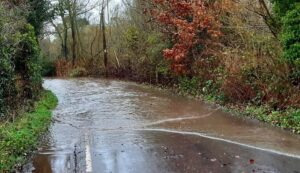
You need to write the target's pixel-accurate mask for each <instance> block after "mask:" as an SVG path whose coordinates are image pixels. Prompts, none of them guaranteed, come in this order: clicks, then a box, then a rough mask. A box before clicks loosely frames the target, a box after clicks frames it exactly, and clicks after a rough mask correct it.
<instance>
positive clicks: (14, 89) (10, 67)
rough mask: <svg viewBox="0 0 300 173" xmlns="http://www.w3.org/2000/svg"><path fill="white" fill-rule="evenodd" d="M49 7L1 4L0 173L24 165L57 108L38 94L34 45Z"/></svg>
mask: <svg viewBox="0 0 300 173" xmlns="http://www.w3.org/2000/svg"><path fill="white" fill-rule="evenodd" d="M48 7H49V2H48V1H45V0H27V1H19V0H1V1H0V172H11V171H12V170H13V169H14V168H16V167H17V166H20V164H21V163H23V161H24V159H25V157H26V156H27V154H28V152H30V151H31V150H33V149H34V148H35V147H36V145H37V143H38V141H39V137H40V136H41V135H42V134H43V132H45V130H46V129H47V128H48V127H49V124H50V120H51V109H53V108H54V107H55V105H56V103H57V100H56V97H55V96H54V95H53V94H52V93H51V92H48V91H47V92H46V91H44V90H43V88H42V73H41V72H42V53H41V49H40V46H39V40H40V39H41V38H42V37H43V27H44V22H45V21H46V20H48V19H49V18H50V16H51V15H50V13H48V12H49V8H48Z"/></svg>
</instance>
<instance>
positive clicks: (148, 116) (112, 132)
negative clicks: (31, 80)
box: [23, 79, 300, 173]
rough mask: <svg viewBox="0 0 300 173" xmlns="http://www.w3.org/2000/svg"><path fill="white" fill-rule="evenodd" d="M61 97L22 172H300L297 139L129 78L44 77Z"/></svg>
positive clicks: (298, 141)
mask: <svg viewBox="0 0 300 173" xmlns="http://www.w3.org/2000/svg"><path fill="white" fill-rule="evenodd" d="M44 86H45V88H47V89H50V90H52V91H53V92H54V93H55V94H56V95H57V96H58V99H59V106H58V107H57V109H56V110H55V111H54V116H53V124H52V126H51V128H50V131H49V134H48V135H47V136H46V138H45V141H43V145H42V146H41V147H40V148H39V150H38V152H37V153H36V154H35V155H34V157H33V158H32V160H31V161H29V163H28V164H27V165H25V167H24V170H23V172H34V173H69V172H70V173H73V172H78V173H82V172H95V173H98V172H99V173H185V172H186V173H189V172H197V173H210V172H211V173H227V172H228V173H251V172H261V173H264V172H265V173H273V172H281V173H299V172H300V137H299V136H296V135H293V134H290V133H288V132H286V131H282V130H280V129H277V128H272V127H269V126H267V125H264V124H262V123H259V122H257V121H254V120H249V119H241V118H236V117H233V116H231V115H228V114H226V113H224V112H222V111H221V110H219V109H217V108H215V107H212V106H210V105H207V104H204V103H202V102H199V101H195V100H192V99H187V98H183V97H179V96H174V95H172V94H171V93H168V92H166V91H158V90H155V89H151V88H148V87H144V86H140V85H137V84H134V83H130V82H121V81H114V80H104V79H70V80H63V79H47V80H46V81H45V84H44Z"/></svg>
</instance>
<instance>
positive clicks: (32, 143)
mask: <svg viewBox="0 0 300 173" xmlns="http://www.w3.org/2000/svg"><path fill="white" fill-rule="evenodd" d="M57 102H58V101H57V98H56V96H55V95H54V94H53V93H52V92H50V91H43V92H42V95H41V97H40V99H39V101H37V102H36V103H35V107H34V109H33V111H32V112H28V113H25V114H24V115H22V116H20V117H19V118H18V119H17V120H16V121H15V122H13V123H5V124H0V172H10V171H13V170H14V169H15V168H17V167H18V166H20V165H22V164H23V163H24V161H25V160H26V156H27V154H28V153H29V152H31V151H32V150H34V149H36V147H37V145H38V143H39V139H40V137H41V136H42V135H43V134H44V133H45V132H46V131H47V129H48V127H49V125H50V123H51V115H52V111H51V110H53V109H54V108H55V107H56V105H57Z"/></svg>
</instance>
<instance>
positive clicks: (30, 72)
mask: <svg viewBox="0 0 300 173" xmlns="http://www.w3.org/2000/svg"><path fill="white" fill-rule="evenodd" d="M17 37H18V39H19V40H20V42H19V44H18V48H19V49H18V51H17V53H16V55H15V57H14V59H15V66H16V73H18V74H19V75H20V76H21V77H22V79H21V80H23V82H24V95H23V96H24V97H25V98H28V99H33V98H36V97H37V96H38V95H39V91H40V90H41V87H42V75H41V52H40V48H39V45H38V42H37V38H36V36H35V32H34V28H33V27H32V26H31V25H29V24H27V25H25V27H24V29H23V30H22V31H21V34H19V35H17Z"/></svg>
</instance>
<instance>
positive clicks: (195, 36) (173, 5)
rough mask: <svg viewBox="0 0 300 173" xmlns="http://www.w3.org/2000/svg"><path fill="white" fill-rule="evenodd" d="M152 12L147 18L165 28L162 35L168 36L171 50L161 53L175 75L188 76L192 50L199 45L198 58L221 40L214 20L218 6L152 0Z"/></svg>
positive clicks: (203, 3)
mask: <svg viewBox="0 0 300 173" xmlns="http://www.w3.org/2000/svg"><path fill="white" fill-rule="evenodd" d="M152 1H153V3H154V5H155V8H154V10H152V11H151V15H152V16H154V17H155V19H156V21H158V22H159V23H161V24H163V25H165V28H166V29H165V32H166V33H167V34H170V35H171V36H172V40H173V43H174V44H173V47H172V48H170V49H165V50H164V51H163V54H164V57H165V58H166V59H168V60H170V62H171V64H172V65H171V66H172V70H173V71H175V72H176V73H179V74H182V73H188V71H189V68H188V67H189V66H190V64H191V63H192V62H191V61H192V60H191V58H190V57H191V56H193V55H191V54H194V51H193V49H194V48H195V47H196V46H198V45H201V47H203V49H202V50H201V52H198V54H209V53H212V52H209V51H210V49H209V48H208V47H209V45H211V44H218V41H217V40H218V38H219V37H220V36H221V32H220V26H221V24H220V21H219V20H218V17H219V11H220V10H221V4H220V3H213V4H211V3H206V1H204V0H197V1H193V0H184V1H182V0H152Z"/></svg>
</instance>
